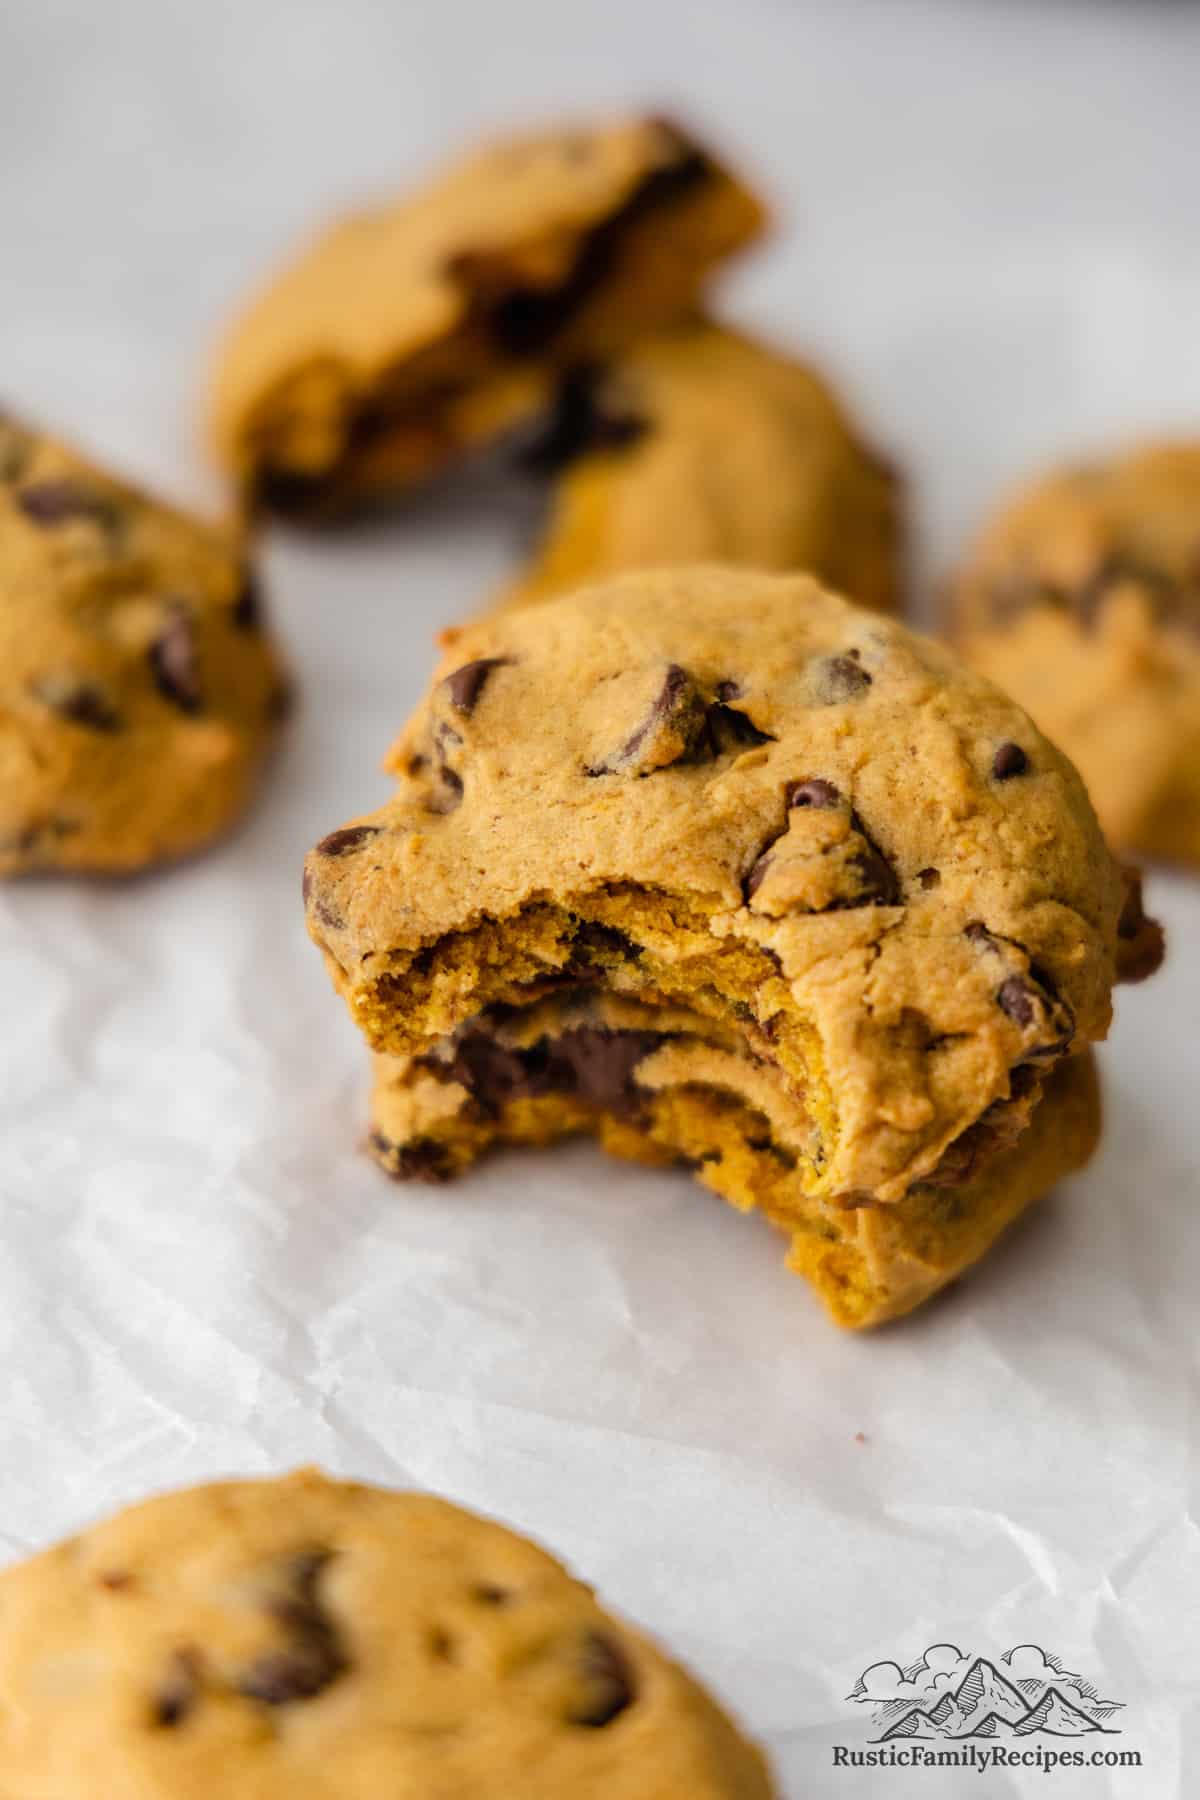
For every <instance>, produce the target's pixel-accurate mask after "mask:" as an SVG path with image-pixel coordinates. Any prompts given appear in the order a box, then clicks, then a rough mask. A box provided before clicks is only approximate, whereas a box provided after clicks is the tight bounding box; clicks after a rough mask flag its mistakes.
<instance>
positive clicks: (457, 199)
mask: <svg viewBox="0 0 1200 1800" xmlns="http://www.w3.org/2000/svg"><path fill="white" fill-rule="evenodd" d="M762 225H763V213H762V208H761V206H760V204H759V202H758V201H757V200H756V199H755V198H754V196H753V195H752V194H750V193H749V192H748V190H747V189H746V188H744V187H743V186H742V185H741V184H740V183H739V182H738V181H737V180H736V179H735V178H734V177H733V176H732V175H731V174H729V173H728V172H727V171H726V170H725V169H724V168H723V167H722V166H721V165H720V164H719V163H718V162H717V161H716V160H715V159H714V157H713V156H712V155H711V154H710V153H709V151H708V150H706V149H705V148H704V147H703V146H702V145H700V144H699V143H697V142H696V141H695V139H694V138H692V137H691V136H689V135H688V134H687V133H686V132H685V131H683V130H681V129H680V128H679V127H677V126H675V125H673V124H670V123H668V122H665V121H663V120H660V119H653V118H645V119H630V120H624V121H621V122H619V123H614V124H610V125H606V126H597V127H587V128H583V127H574V128H572V127H566V128H562V129H558V130H550V131H545V132H541V133H537V134H531V135H522V136H517V137H513V138H509V139H505V140H503V141H501V142H499V143H494V144H490V145H487V146H485V147H484V148H483V149H482V150H480V151H478V152H476V153H475V154H474V155H471V156H469V157H467V158H466V159H464V160H461V161H459V162H456V163H454V164H452V165H451V166H450V167H449V168H447V169H446V170H444V171H443V172H442V173H441V174H440V175H438V176H437V177H435V178H434V179H433V180H432V181H431V182H430V183H429V184H428V185H427V186H425V187H424V188H423V189H420V190H418V191H417V192H416V193H413V194H410V195H408V196H407V197H405V198H404V199H402V200H398V201H395V202H393V203H391V204H388V205H384V206H381V207H378V208H376V209H375V210H373V211H371V212H364V213H362V214H360V215H358V216H357V217H354V218H350V219H348V220H344V221H343V222H341V223H340V224H337V225H335V226H333V227H332V228H331V229H330V230H329V231H327V232H326V233H325V234H324V235H322V236H321V237H320V238H318V240H317V241H316V242H315V243H314V244H313V245H312V247H311V248H310V249H309V251H308V252H307V253H306V254H305V255H303V256H302V257H301V258H300V260H299V261H298V262H296V263H295V264H294V265H293V266H292V267H291V268H290V269H288V270H287V271H285V273H284V274H282V275H281V276H280V277H279V278H278V279H277V280H276V281H274V282H273V283H272V284H271V285H270V286H269V287H268V288H267V290H266V291H265V293H263V295H262V296H261V297H260V298H259V300H258V301H257V302H256V303H255V304H254V305H253V306H252V307H251V308H250V310H249V311H248V312H247V313H246V314H245V315H244V316H243V317H242V318H241V319H240V320H239V321H238V322H237V323H236V324H235V326H234V328H233V330H232V331H231V333H230V335H229V337H228V339H227V341H226V344H225V347H224V350H223V352H222V355H221V358H220V362H219V366H218V369H217V377H216V396H215V410H214V426H215V440H216V444H217V448H218V450H219V453H220V456H221V458H222V461H223V462H224V464H225V465H226V467H227V468H228V469H229V470H230V471H231V473H232V474H233V476H234V477H235V479H236V481H237V482H238V485H239V487H240V488H241V489H242V491H243V492H244V493H245V494H246V495H247V497H248V499H249V500H250V501H251V503H253V504H259V505H263V506H268V507H272V508H274V509H277V510H279V511H283V512H287V513H292V514H300V515H304V516H306V517H309V518H312V517H314V516H321V515H323V514H328V513H331V512H336V511H337V510H339V509H342V508H345V507H347V506H353V505H354V504H356V503H358V502H361V501H363V500H366V499H370V498H371V497H372V496H376V495H379V494H381V493H391V492H396V491H398V490H401V489H404V488H407V487H409V486H411V485H412V484H413V483H415V482H419V481H421V480H422V479H423V478H424V477H426V476H428V475H430V474H432V473H433V472H434V471H436V470H438V469H440V468H442V467H444V466H445V465H446V464H447V463H449V462H451V461H452V460H453V459H454V458H455V457H457V456H459V455H461V454H462V453H463V452H464V451H466V450H469V449H471V448H473V447H476V446H479V445H482V444H485V443H489V442H491V441H492V440H494V439H495V438H497V437H498V436H499V435H500V434H502V433H503V432H505V431H506V430H507V429H509V428H510V427H513V426H515V425H516V424H518V423H519V422H520V421H522V420H526V419H528V418H530V417H531V416H532V415H533V414H534V413H536V412H537V411H538V410H539V409H541V408H542V407H544V405H545V403H546V400H547V397H548V395H549V394H550V393H551V392H552V390H553V387H554V383H555V378H556V375H557V373H558V372H559V371H561V370H562V369H563V368H565V367H570V366H571V365H573V364H575V363H577V362H578V361H580V360H581V359H589V358H593V357H604V356H607V355H609V354H611V353H612V352H613V351H615V350H618V349H620V348H622V347H623V346H624V345H626V344H628V343H629V342H631V341H632V340H633V339H635V338H636V337H638V336H641V335H643V334H644V333H646V332H647V331H653V330H656V329H658V328H659V327H661V326H664V325H666V324H669V323H670V322H671V321H672V320H673V319H675V318H677V317H679V316H680V315H681V314H682V313H684V312H685V311H686V310H687V309H688V308H689V307H690V306H691V305H692V303H693V301H694V300H695V297H696V294H697V292H698V290H699V288H700V286H701V284H702V282H703V280H704V278H705V277H706V276H707V275H708V273H709V272H710V270H711V269H712V268H713V266H714V265H715V264H716V263H718V262H720V261H721V260H722V259H723V258H725V257H727V256H728V255H730V254H731V252H733V251H734V250H736V249H738V248H739V247H740V246H741V245H743V244H745V243H747V242H749V241H750V240H751V239H752V238H754V237H755V236H757V235H758V233H759V232H760V231H761V229H762Z"/></svg>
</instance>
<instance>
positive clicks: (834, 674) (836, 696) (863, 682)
mask: <svg viewBox="0 0 1200 1800" xmlns="http://www.w3.org/2000/svg"><path fill="white" fill-rule="evenodd" d="M870 685H871V677H870V676H869V675H868V674H867V671H866V670H865V669H864V668H862V667H861V666H860V664H859V662H858V658H857V655H856V654H852V655H850V656H827V657H825V658H824V659H823V660H822V661H821V662H820V663H819V664H818V665H817V669H816V693H817V699H818V701H819V703H820V705H822V706H839V705H840V704H841V703H842V702H843V701H845V700H857V699H858V698H859V697H860V696H861V695H863V694H865V693H866V691H867V689H868V688H869V687H870Z"/></svg>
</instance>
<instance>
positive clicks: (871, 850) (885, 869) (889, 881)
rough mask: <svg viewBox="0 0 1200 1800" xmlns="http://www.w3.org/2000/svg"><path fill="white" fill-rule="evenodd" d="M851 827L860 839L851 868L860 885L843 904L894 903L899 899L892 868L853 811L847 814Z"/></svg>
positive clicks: (887, 904)
mask: <svg viewBox="0 0 1200 1800" xmlns="http://www.w3.org/2000/svg"><path fill="white" fill-rule="evenodd" d="M851 817H852V819H853V821H854V827H855V830H856V831H858V832H859V834H860V835H861V836H862V838H863V839H864V845H863V848H862V849H861V850H860V851H859V852H858V854H857V855H856V856H855V858H854V867H855V869H856V870H857V871H858V875H859V877H860V883H861V885H860V887H859V889H858V892H857V893H856V894H854V895H853V896H848V897H847V899H846V900H845V901H844V902H842V905H844V906H846V907H853V906H898V905H899V904H900V900H901V894H900V883H899V881H898V880H897V878H896V871H895V870H894V869H893V867H892V865H891V863H890V862H889V861H888V859H887V857H886V856H885V855H884V854H883V851H882V850H881V849H880V848H879V846H878V844H875V843H872V841H871V839H870V838H869V837H867V834H866V832H865V831H864V830H863V828H862V821H861V819H859V817H858V815H857V814H851Z"/></svg>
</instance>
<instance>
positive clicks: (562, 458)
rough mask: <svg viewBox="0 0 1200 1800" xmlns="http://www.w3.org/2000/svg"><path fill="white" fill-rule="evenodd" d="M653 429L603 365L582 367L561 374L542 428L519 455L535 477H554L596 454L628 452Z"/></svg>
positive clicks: (521, 464)
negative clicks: (625, 402) (624, 398)
mask: <svg viewBox="0 0 1200 1800" xmlns="http://www.w3.org/2000/svg"><path fill="white" fill-rule="evenodd" d="M648 430H649V420H648V419H646V418H644V417H643V416H642V415H641V414H639V413H637V412H635V411H634V410H633V409H632V408H631V407H629V406H625V405H623V404H622V402H621V399H620V396H619V394H618V393H617V392H616V390H615V388H614V385H613V383H612V381H611V380H610V379H608V378H607V375H606V371H605V369H604V368H603V366H602V365H601V364H599V363H580V364H577V365H576V367H575V368H573V369H569V370H568V371H567V373H566V374H565V375H564V376H563V379H562V381H561V383H560V385H559V389H558V392H557V394H556V395H555V399H554V407H553V410H552V411H551V413H550V416H549V418H548V419H547V420H546V423H545V425H544V426H543V428H542V430H541V431H540V432H539V433H538V434H537V436H535V437H534V438H533V439H532V441H531V442H530V443H529V444H527V445H526V447H525V448H524V449H523V450H522V451H521V452H520V453H519V456H518V461H519V463H520V466H521V467H522V468H523V469H525V470H527V471H528V472H529V473H530V474H532V475H556V474H558V473H559V472H560V471H561V470H562V469H565V468H566V467H568V465H569V464H571V463H573V462H576V461H577V460H578V459H579V457H581V456H584V455H586V454H588V453H589V452H594V451H597V450H608V451H612V450H624V449H625V448H626V447H627V446H628V445H630V444H635V443H637V441H638V439H639V438H641V437H643V436H644V435H645V433H646V432H647V431H648Z"/></svg>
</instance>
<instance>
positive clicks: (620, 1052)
mask: <svg viewBox="0 0 1200 1800" xmlns="http://www.w3.org/2000/svg"><path fill="white" fill-rule="evenodd" d="M661 1043H662V1033H661V1032H657V1031H610V1030H608V1029H607V1028H606V1027H602V1026H594V1025H580V1026H576V1027H574V1028H573V1029H571V1030H569V1031H564V1032H563V1033H562V1034H561V1035H560V1036H559V1037H558V1039H557V1040H556V1041H555V1042H554V1044H553V1046H552V1061H553V1065H554V1067H555V1069H556V1071H557V1070H558V1069H560V1068H565V1069H566V1070H568V1071H569V1072H570V1088H569V1091H570V1092H573V1093H574V1094H575V1095H576V1096H577V1098H579V1099H580V1100H582V1101H583V1102H584V1103H585V1104H586V1105H589V1106H597V1107H601V1108H603V1109H604V1110H605V1111H607V1112H621V1111H624V1110H627V1109H628V1107H629V1106H630V1105H631V1104H633V1102H634V1100H635V1095H634V1088H633V1076H634V1072H635V1070H636V1069H637V1066H638V1064H639V1063H640V1062H641V1061H642V1059H643V1058H644V1057H646V1056H649V1055H650V1053H651V1051H653V1050H656V1049H657V1048H658V1046H659V1045H660V1044H661Z"/></svg>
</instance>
